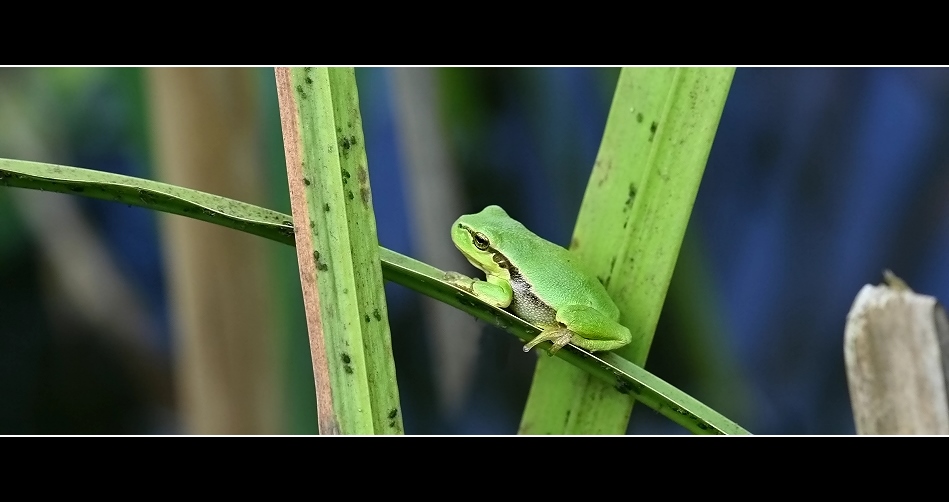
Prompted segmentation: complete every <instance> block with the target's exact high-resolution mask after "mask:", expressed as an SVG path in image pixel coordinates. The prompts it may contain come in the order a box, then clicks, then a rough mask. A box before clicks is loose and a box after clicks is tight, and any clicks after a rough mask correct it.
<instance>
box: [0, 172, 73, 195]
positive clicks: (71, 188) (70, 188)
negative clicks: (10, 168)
mask: <svg viewBox="0 0 949 502" xmlns="http://www.w3.org/2000/svg"><path fill="white" fill-rule="evenodd" d="M2 178H3V177H2V176H0V179H2ZM85 190H86V189H85V188H83V187H80V186H70V187H69V191H70V192H76V193H82V192H83V191H85Z"/></svg>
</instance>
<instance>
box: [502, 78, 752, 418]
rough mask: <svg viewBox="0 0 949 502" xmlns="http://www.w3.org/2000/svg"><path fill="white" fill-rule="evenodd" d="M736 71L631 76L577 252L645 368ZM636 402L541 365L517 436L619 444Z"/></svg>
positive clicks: (563, 368) (617, 105)
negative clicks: (601, 438)
mask: <svg viewBox="0 0 949 502" xmlns="http://www.w3.org/2000/svg"><path fill="white" fill-rule="evenodd" d="M733 74H734V69H733V68H624V69H623V70H622V72H621V73H620V77H619V82H618V83H617V86H616V94H615V95H614V97H613V103H612V105H611V107H610V113H609V118H608V119H607V123H606V129H605V131H604V133H603V141H602V143H601V145H600V151H599V154H598V155H597V159H596V163H595V164H594V167H593V173H592V175H591V176H590V181H589V184H588V185H587V190H586V193H585V194H584V197H583V204H582V206H581V208H580V215H579V217H578V218H577V224H576V227H575V229H574V236H573V240H572V242H571V245H570V249H571V251H572V252H574V253H575V254H576V255H577V256H578V257H579V258H580V262H581V263H582V264H583V265H584V266H585V268H586V270H587V272H589V273H590V274H592V275H594V276H596V277H598V278H599V279H600V281H601V282H602V283H603V284H604V285H605V286H606V288H607V291H609V293H610V296H612V297H613V299H614V300H615V301H616V304H617V306H618V307H619V308H620V312H621V317H620V322H621V323H622V324H624V325H625V326H627V327H628V328H629V329H630V331H631V332H632V334H633V342H632V343H630V344H629V345H627V346H626V347H621V348H620V349H617V350H616V351H615V352H616V354H618V355H620V356H622V357H623V358H625V359H627V360H628V361H631V362H632V363H634V364H636V365H638V366H644V365H645V362H646V355H647V354H648V352H649V346H650V344H651V343H652V336H653V332H654V331H655V329H656V323H657V322H658V320H659V314H660V312H661V311H662V304H663V301H664V300H665V296H666V290H667V289H668V287H669V280H670V279H671V277H672V271H673V269H674V268H675V262H676V257H677V256H678V252H679V247H680V246H681V244H682V237H683V236H684V234H685V229H686V226H687V225H688V221H689V215H690V214H691V211H692V205H693V203H694V201H695V195H696V193H697V192H698V187H699V183H700V182H701V181H702V173H703V171H704V170H705V163H706V160H707V159H708V154H709V151H710V149H711V147H712V140H713V139H714V138H715V131H716V129H717V128H718V121H719V119H720V118H721V114H722V108H723V107H724V104H725V98H726V96H727V95H728V88H729V86H730V85H731V79H732V76H733ZM632 406H633V399H632V398H631V397H630V396H628V395H624V394H622V393H618V392H616V391H615V390H613V389H611V388H610V387H609V386H608V385H605V384H603V383H601V382H599V381H597V380H596V379H593V378H591V377H590V375H585V374H583V373H582V372H580V371H578V370H577V369H576V368H575V367H572V366H570V365H567V364H563V362H561V361H559V360H557V359H541V360H540V361H539V362H538V365H537V369H536V371H535V373H534V381H533V384H532V386H531V391H530V394H529V396H528V401H527V406H526V408H525V411H524V416H523V418H522V422H521V427H520V432H522V433H525V434H622V433H624V432H625V431H626V428H627V425H628V423H629V415H630V413H631V411H632Z"/></svg>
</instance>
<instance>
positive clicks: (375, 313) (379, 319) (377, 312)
mask: <svg viewBox="0 0 949 502" xmlns="http://www.w3.org/2000/svg"><path fill="white" fill-rule="evenodd" d="M372 317H375V318H376V320H377V321H381V320H382V315H380V314H379V309H375V310H373V311H372Z"/></svg>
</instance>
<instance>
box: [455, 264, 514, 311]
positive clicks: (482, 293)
mask: <svg viewBox="0 0 949 502" xmlns="http://www.w3.org/2000/svg"><path fill="white" fill-rule="evenodd" d="M445 279H446V280H447V281H448V282H449V283H451V284H454V285H455V286H458V287H459V288H461V289H463V290H465V291H467V292H469V293H471V294H473V295H475V296H477V297H478V298H480V299H481V300H483V301H484V302H486V303H490V304H491V305H494V306H495V307H497V308H500V309H505V308H507V307H508V306H509V305H511V300H512V299H513V298H514V290H513V289H511V283H509V282H507V281H505V280H504V279H501V278H499V277H494V276H491V275H489V276H488V280H487V281H482V280H479V279H475V278H473V277H468V276H466V275H464V274H459V273H458V272H447V273H446V274H445Z"/></svg>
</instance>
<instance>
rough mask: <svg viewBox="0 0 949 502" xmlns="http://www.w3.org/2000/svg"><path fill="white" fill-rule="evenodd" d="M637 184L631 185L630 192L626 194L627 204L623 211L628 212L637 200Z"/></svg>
mask: <svg viewBox="0 0 949 502" xmlns="http://www.w3.org/2000/svg"><path fill="white" fill-rule="evenodd" d="M636 192H637V189H636V184H635V183H630V184H629V190H628V191H627V192H626V202H624V203H623V211H624V212H625V211H627V210H629V209H631V208H632V207H633V201H635V200H636Z"/></svg>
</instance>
